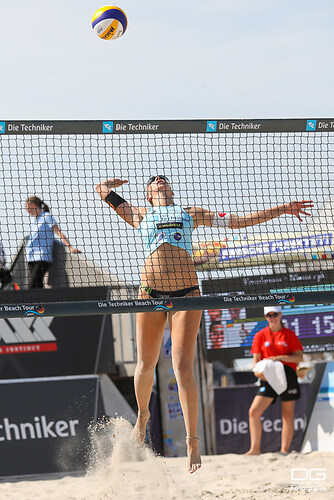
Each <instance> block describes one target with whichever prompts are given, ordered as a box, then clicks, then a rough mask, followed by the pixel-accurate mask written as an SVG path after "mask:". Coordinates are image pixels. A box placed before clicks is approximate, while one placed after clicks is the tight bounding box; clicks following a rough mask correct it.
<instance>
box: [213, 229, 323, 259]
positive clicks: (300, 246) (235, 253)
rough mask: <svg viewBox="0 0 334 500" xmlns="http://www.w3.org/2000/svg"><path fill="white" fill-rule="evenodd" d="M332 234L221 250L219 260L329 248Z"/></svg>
mask: <svg viewBox="0 0 334 500" xmlns="http://www.w3.org/2000/svg"><path fill="white" fill-rule="evenodd" d="M331 245H332V234H331V233H329V234H320V235H310V236H303V237H301V238H286V239H283V240H272V241H266V242H261V243H254V244H252V245H243V246H235V247H230V248H221V249H220V255H219V260H220V261H221V262H223V261H227V260H235V259H246V258H249V257H254V256H260V255H269V254H270V255H271V254H280V253H284V254H288V253H292V252H294V253H300V252H305V251H309V250H310V249H312V248H317V247H321V248H326V247H328V248H329V249H330V248H331Z"/></svg>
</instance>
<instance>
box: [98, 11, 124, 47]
mask: <svg viewBox="0 0 334 500" xmlns="http://www.w3.org/2000/svg"><path fill="white" fill-rule="evenodd" d="M127 26H128V20H127V18H126V15H125V12H123V11H122V9H120V8H119V7H112V6H111V5H106V6H105V7H101V8H100V9H98V10H97V11H96V12H95V14H94V15H93V19H92V28H93V30H94V31H95V33H96V34H97V35H98V36H99V37H100V38H102V40H115V38H119V37H120V36H122V35H123V34H124V33H125V31H126V28H127Z"/></svg>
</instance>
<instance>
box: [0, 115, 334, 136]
mask: <svg viewBox="0 0 334 500" xmlns="http://www.w3.org/2000/svg"><path fill="white" fill-rule="evenodd" d="M331 131H333V132H334V119H333V118H328V119H320V120H319V119H314V118H310V119H305V118H302V119H296V120H294V119H282V120H270V119H268V120H258V119H254V120H222V119H218V120H216V119H215V120H210V119H209V120H151V121H150V120H144V121H143V120H104V121H98V120H96V121H95V120H91V121H75V120H69V121H61V120H57V121H49V120H48V121H39V120H36V121H26V120H15V121H12V120H10V121H0V134H6V135H7V134H8V135H22V134H27V135H45V134H50V135H58V134H113V135H117V134H170V133H172V134H185V133H203V134H219V133H224V134H234V133H237V134H240V133H253V134H254V133H261V132H263V133H267V132H272V133H275V132H305V133H312V132H313V133H314V132H327V133H328V132H331Z"/></svg>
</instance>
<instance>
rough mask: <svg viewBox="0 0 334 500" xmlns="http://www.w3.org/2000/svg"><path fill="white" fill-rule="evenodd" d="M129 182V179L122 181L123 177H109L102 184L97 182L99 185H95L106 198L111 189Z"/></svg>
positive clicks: (96, 189)
mask: <svg viewBox="0 0 334 500" xmlns="http://www.w3.org/2000/svg"><path fill="white" fill-rule="evenodd" d="M128 182H129V181H127V180H124V181H122V180H121V179H108V180H106V181H101V182H100V184H97V186H95V191H96V192H97V193H98V194H99V195H100V196H101V198H102V199H103V200H104V199H105V197H106V196H108V194H109V193H110V190H111V189H113V188H116V187H119V186H122V184H127V183H128Z"/></svg>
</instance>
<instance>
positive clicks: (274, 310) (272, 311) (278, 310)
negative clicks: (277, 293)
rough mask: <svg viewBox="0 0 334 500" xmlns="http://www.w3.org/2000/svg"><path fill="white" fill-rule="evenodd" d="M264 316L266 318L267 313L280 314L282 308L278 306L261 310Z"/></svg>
mask: <svg viewBox="0 0 334 500" xmlns="http://www.w3.org/2000/svg"><path fill="white" fill-rule="evenodd" d="M263 311H264V315H265V316H267V314H268V313H280V312H282V308H281V307H280V306H268V307H265V308H264V309H263Z"/></svg>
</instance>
